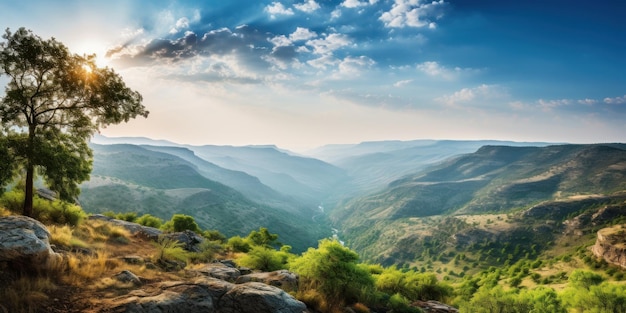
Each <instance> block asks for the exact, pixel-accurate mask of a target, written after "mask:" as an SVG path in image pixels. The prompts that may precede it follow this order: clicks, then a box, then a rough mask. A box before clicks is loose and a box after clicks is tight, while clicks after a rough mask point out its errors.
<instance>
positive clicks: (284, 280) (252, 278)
mask: <svg viewBox="0 0 626 313" xmlns="http://www.w3.org/2000/svg"><path fill="white" fill-rule="evenodd" d="M247 282H261V283H264V284H267V285H270V286H275V287H278V288H280V289H282V290H284V291H287V292H290V291H293V292H296V291H298V275H296V274H295V273H293V272H290V271H287V270H278V271H274V272H262V273H252V274H247V275H242V276H239V278H237V284H243V283H247Z"/></svg>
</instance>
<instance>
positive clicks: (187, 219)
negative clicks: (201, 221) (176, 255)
mask: <svg viewBox="0 0 626 313" xmlns="http://www.w3.org/2000/svg"><path fill="white" fill-rule="evenodd" d="M162 228H163V229H164V230H168V231H175V232H181V231H185V230H191V231H192V232H196V233H200V231H201V230H200V226H198V223H196V219H194V218H193V216H190V215H185V214H174V215H172V219H171V220H169V221H167V222H166V223H165V224H163V227H162Z"/></svg>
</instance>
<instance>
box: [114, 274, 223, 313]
mask: <svg viewBox="0 0 626 313" xmlns="http://www.w3.org/2000/svg"><path fill="white" fill-rule="evenodd" d="M230 288H232V284H230V283H228V282H224V281H220V280H217V279H210V278H205V279H200V280H196V281H194V282H183V281H174V282H171V281H170V282H163V283H161V284H160V285H159V286H158V288H157V290H155V291H151V292H147V291H145V290H134V291H132V292H130V293H129V294H127V295H124V296H121V297H119V298H117V299H116V300H115V301H114V305H113V308H112V311H113V312H129V313H144V312H145V313H147V312H149V313H161V312H162V313H165V312H168V313H178V312H180V313H186V312H208V313H211V312H215V313H217V312H219V311H218V310H217V306H216V304H217V302H218V301H219V299H220V298H221V297H222V296H223V295H224V294H225V293H226V292H227V291H228V290H229V289H230Z"/></svg>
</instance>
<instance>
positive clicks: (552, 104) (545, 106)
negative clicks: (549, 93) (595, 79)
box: [537, 99, 572, 111]
mask: <svg viewBox="0 0 626 313" xmlns="http://www.w3.org/2000/svg"><path fill="white" fill-rule="evenodd" d="M537 104H538V105H539V107H540V108H541V109H542V110H543V111H552V109H554V108H557V107H560V106H564V105H570V104H572V100H570V99H555V100H544V99H539V100H537Z"/></svg>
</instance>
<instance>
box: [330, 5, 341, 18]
mask: <svg viewBox="0 0 626 313" xmlns="http://www.w3.org/2000/svg"><path fill="white" fill-rule="evenodd" d="M340 17H341V10H340V9H338V8H337V9H335V10H333V11H332V12H331V13H330V18H331V19H337V18H340Z"/></svg>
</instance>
